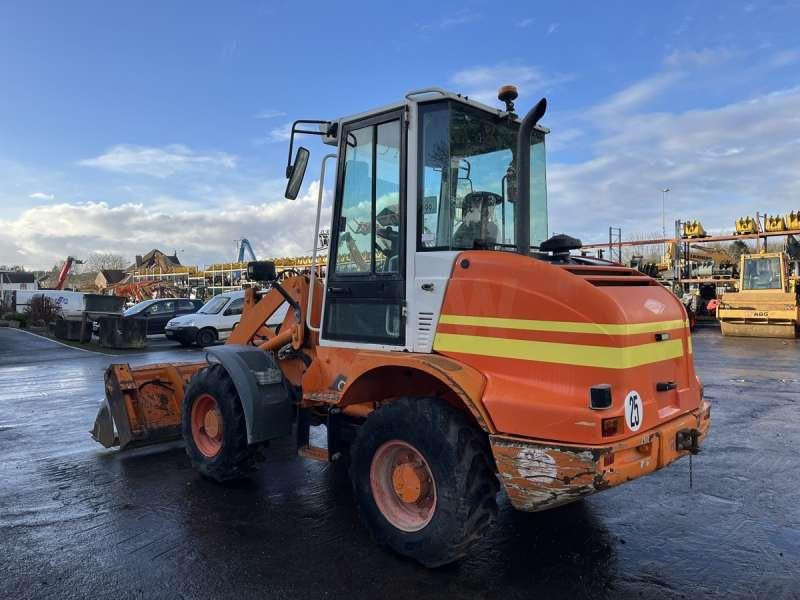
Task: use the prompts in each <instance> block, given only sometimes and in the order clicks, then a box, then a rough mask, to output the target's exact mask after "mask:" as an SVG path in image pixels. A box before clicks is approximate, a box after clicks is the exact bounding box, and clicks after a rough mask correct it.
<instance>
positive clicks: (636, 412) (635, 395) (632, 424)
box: [625, 390, 644, 431]
mask: <svg viewBox="0 0 800 600" xmlns="http://www.w3.org/2000/svg"><path fill="white" fill-rule="evenodd" d="M642 421H644V406H643V405H642V398H641V396H639V392H637V391H636V390H631V391H630V392H628V395H627V396H625V422H626V423H627V424H628V429H630V430H631V431H637V430H638V429H639V427H641V426H642Z"/></svg>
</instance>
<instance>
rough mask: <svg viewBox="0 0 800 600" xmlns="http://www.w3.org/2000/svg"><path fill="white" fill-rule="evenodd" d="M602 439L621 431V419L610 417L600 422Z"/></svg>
mask: <svg viewBox="0 0 800 600" xmlns="http://www.w3.org/2000/svg"><path fill="white" fill-rule="evenodd" d="M602 430H603V437H611V436H612V435H617V434H618V433H619V432H620V431H622V417H611V418H609V419H603V421H602Z"/></svg>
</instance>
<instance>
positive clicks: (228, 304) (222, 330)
mask: <svg viewBox="0 0 800 600" xmlns="http://www.w3.org/2000/svg"><path fill="white" fill-rule="evenodd" d="M243 307H244V291H239V292H225V293H223V294H219V295H218V296H214V297H213V298H211V300H209V301H208V302H206V303H205V304H204V305H203V306H202V308H201V309H200V310H198V311H197V312H196V313H192V314H190V315H182V316H180V317H175V318H174V319H172V320H170V321H169V322H168V323H167V326H166V328H165V329H164V333H166V335H167V339H170V340H175V341H177V342H180V343H181V344H182V345H184V346H190V345H192V344H195V345H197V346H201V347H203V346H210V345H211V344H213V343H214V342H216V341H217V340H224V339H225V338H227V337H228V336H229V335H230V333H231V331H233V328H234V327H236V325H237V324H238V323H239V319H241V318H242V308H243Z"/></svg>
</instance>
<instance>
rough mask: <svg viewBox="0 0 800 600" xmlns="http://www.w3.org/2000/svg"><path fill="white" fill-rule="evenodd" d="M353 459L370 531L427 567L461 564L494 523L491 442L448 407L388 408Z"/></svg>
mask: <svg viewBox="0 0 800 600" xmlns="http://www.w3.org/2000/svg"><path fill="white" fill-rule="evenodd" d="M350 458H351V465H350V477H351V481H352V484H353V492H354V494H355V498H356V502H357V503H358V507H359V511H360V513H361V517H362V520H363V521H364V523H365V525H366V526H367V529H369V531H370V533H371V534H372V535H373V537H374V538H375V539H376V541H377V542H378V543H380V544H382V545H385V546H388V547H389V548H391V549H392V550H394V551H395V552H397V553H399V554H402V555H404V556H408V557H410V558H413V559H414V560H417V561H418V562H420V563H422V564H423V565H425V566H428V567H437V566H440V565H444V564H447V563H450V562H453V561H455V560H458V559H460V558H462V557H463V556H465V555H466V554H467V552H468V551H469V549H470V547H471V546H472V545H473V544H474V543H475V542H476V541H477V540H478V539H479V538H480V537H481V536H482V535H483V533H484V532H485V531H486V529H487V528H488V527H489V526H490V525H491V524H492V523H493V522H494V519H495V516H496V514H497V502H496V495H497V491H498V489H499V483H498V481H497V477H496V476H495V471H496V469H495V466H494V460H493V458H492V454H491V451H490V449H489V445H488V440H487V438H486V435H485V433H484V432H482V431H481V430H480V429H478V428H477V427H475V426H474V425H473V424H472V423H471V422H470V420H469V419H468V418H467V416H466V415H465V414H464V413H463V412H461V411H460V410H457V409H456V408H453V407H451V406H450V405H448V404H445V403H444V402H440V401H437V400H436V399H434V398H400V399H398V400H395V401H393V402H391V403H390V404H386V405H384V406H382V407H381V408H379V409H377V410H376V411H374V412H373V413H372V414H370V416H369V417H368V418H367V421H366V422H365V423H364V425H362V427H361V430H360V431H359V434H358V437H357V438H356V440H355V442H354V443H353V445H352V448H351V453H350Z"/></svg>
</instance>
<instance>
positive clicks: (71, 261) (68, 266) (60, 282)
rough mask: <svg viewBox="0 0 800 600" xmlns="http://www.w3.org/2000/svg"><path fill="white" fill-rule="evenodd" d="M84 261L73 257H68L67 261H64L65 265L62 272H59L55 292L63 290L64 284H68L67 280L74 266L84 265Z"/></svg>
mask: <svg viewBox="0 0 800 600" xmlns="http://www.w3.org/2000/svg"><path fill="white" fill-rule="evenodd" d="M82 264H83V261H82V260H78V259H77V258H75V257H73V256H68V257H67V260H65V261H64V264H63V265H62V266H61V270H60V271H59V272H58V279H57V280H56V285H55V286H54V287H53V289H54V290H63V289H64V284H65V283H66V282H67V278H68V277H69V273H70V271H71V270H72V267H73V265H82Z"/></svg>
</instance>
